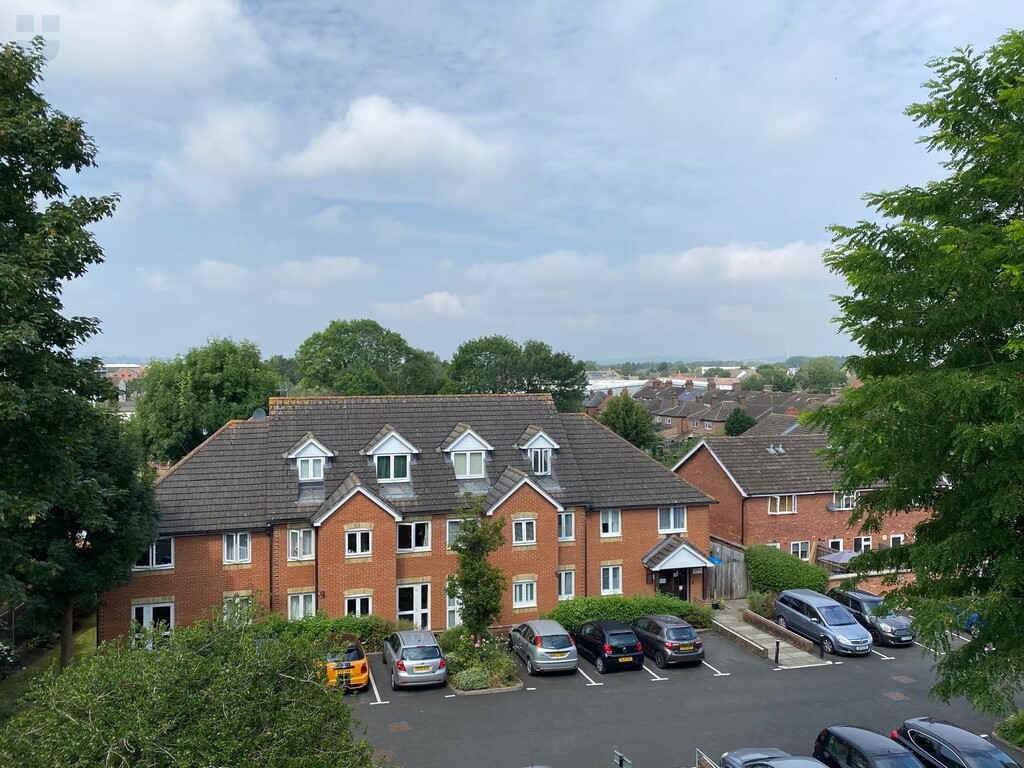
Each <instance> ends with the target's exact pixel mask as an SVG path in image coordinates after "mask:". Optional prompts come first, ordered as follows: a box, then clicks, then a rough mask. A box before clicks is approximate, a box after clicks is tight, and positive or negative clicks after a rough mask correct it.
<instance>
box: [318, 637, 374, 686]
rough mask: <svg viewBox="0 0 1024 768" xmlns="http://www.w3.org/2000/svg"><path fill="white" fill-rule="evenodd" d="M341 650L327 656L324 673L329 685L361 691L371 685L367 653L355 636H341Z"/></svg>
mask: <svg viewBox="0 0 1024 768" xmlns="http://www.w3.org/2000/svg"><path fill="white" fill-rule="evenodd" d="M340 648H341V650H340V651H339V652H337V653H329V654H327V661H326V662H325V663H324V672H325V674H326V675H327V684H328V685H329V686H331V687H333V688H338V687H342V688H348V689H349V690H359V689H360V688H365V687H366V686H367V685H369V683H370V668H369V665H368V664H367V663H366V653H365V652H364V651H363V646H362V644H361V643H360V642H359V638H358V637H356V636H355V635H351V634H347V633H346V634H344V635H342V636H341V643H340Z"/></svg>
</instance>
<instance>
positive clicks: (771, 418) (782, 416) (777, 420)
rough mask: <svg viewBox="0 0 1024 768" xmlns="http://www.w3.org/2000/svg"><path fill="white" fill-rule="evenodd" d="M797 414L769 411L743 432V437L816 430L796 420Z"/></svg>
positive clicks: (780, 434) (782, 435)
mask: <svg viewBox="0 0 1024 768" xmlns="http://www.w3.org/2000/svg"><path fill="white" fill-rule="evenodd" d="M797 418H798V417H797V416H792V415H790V414H788V413H769V414H768V415H767V416H764V417H763V418H762V419H760V420H759V421H758V422H757V424H755V425H754V426H752V427H751V428H750V429H748V430H747V431H746V432H744V433H743V436H744V437H747V436H750V437H754V436H755V435H764V436H773V437H786V436H787V435H795V434H807V433H808V432H816V431H818V430H816V429H813V428H811V427H805V426H803V425H802V424H800V422H799V421H798V420H797Z"/></svg>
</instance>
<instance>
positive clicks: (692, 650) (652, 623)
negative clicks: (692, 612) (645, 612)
mask: <svg viewBox="0 0 1024 768" xmlns="http://www.w3.org/2000/svg"><path fill="white" fill-rule="evenodd" d="M629 626H631V627H632V628H633V631H634V632H636V636H637V638H639V640H640V644H641V645H642V646H643V647H644V653H645V654H646V655H648V656H650V657H651V658H652V659H654V663H655V664H657V665H658V669H664V668H665V667H666V666H668V665H669V664H700V663H701V662H702V661H704V642H703V641H702V640H701V639H700V638H699V637H697V633H696V632H695V631H694V629H693V627H691V626H690V625H689V624H688V623H687V622H685V621H683V620H682V619H680V618H679V617H678V616H662V615H656V616H641V617H640V618H639V619H636V620H635V621H631V622H630V623H629Z"/></svg>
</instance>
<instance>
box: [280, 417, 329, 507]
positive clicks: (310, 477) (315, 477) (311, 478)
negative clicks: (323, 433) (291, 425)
mask: <svg viewBox="0 0 1024 768" xmlns="http://www.w3.org/2000/svg"><path fill="white" fill-rule="evenodd" d="M284 456H285V458H286V459H289V460H290V461H293V462H295V464H294V467H295V468H296V469H297V470H298V472H299V483H323V481H324V469H325V468H327V467H328V466H330V460H331V457H333V456H334V451H332V450H331V449H330V448H328V447H327V446H326V445H324V444H323V443H321V442H320V441H319V440H317V439H316V437H315V436H314V435H313V433H312V432H307V433H306V434H305V435H303V437H302V439H301V440H299V442H297V443H296V444H295V445H294V446H293V447H292V449H291V450H290V451H288V453H286V454H285V455H284ZM309 487H310V486H308V485H307V486H305V489H306V491H308V490H309ZM299 491H300V493H303V492H304V491H303V488H302V487H301V486H300V489H299Z"/></svg>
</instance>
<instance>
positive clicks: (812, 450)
mask: <svg viewBox="0 0 1024 768" xmlns="http://www.w3.org/2000/svg"><path fill="white" fill-rule="evenodd" d="M826 440H827V438H826V436H825V434H824V433H822V432H802V433H799V434H790V435H786V436H776V435H751V434H750V433H749V432H748V433H745V434H742V435H740V436H739V437H720V438H714V439H710V440H707V441H705V444H706V446H707V447H708V449H709V450H710V451H711V452H712V453H713V454H714V455H715V456H716V457H717V458H718V460H719V461H720V462H721V463H722V465H723V466H724V467H725V468H726V470H728V472H729V474H730V475H732V477H733V479H734V480H735V481H736V482H737V484H739V486H740V488H742V489H743V492H744V493H746V494H747V495H748V496H765V495H771V494H787V493H827V492H830V491H832V490H834V489H835V487H836V484H837V482H838V480H839V473H838V472H837V471H835V470H831V469H828V468H826V467H825V463H824V460H823V459H822V457H821V456H820V455H819V452H820V451H821V450H822V449H823V448H824V447H825V443H826Z"/></svg>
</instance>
